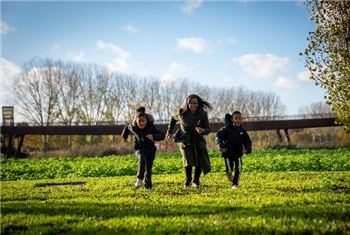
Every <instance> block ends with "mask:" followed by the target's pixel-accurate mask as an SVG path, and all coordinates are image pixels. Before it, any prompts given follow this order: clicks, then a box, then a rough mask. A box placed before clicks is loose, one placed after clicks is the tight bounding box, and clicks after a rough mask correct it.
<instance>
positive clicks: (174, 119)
mask: <svg viewBox="0 0 350 235" xmlns="http://www.w3.org/2000/svg"><path fill="white" fill-rule="evenodd" d="M177 121H178V119H177V117H176V115H174V116H172V117H171V119H170V121H169V124H168V129H167V132H166V133H167V135H171V134H172V133H173V129H174V126H175V124H176V122H177Z"/></svg>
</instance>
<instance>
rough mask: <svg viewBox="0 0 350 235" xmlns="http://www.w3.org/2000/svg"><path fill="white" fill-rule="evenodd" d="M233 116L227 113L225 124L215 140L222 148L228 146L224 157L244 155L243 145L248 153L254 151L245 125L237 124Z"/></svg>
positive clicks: (223, 154)
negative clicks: (232, 119)
mask: <svg viewBox="0 0 350 235" xmlns="http://www.w3.org/2000/svg"><path fill="white" fill-rule="evenodd" d="M231 118H232V115H230V114H226V115H225V126H224V127H222V128H221V129H220V130H219V131H218V132H217V133H216V137H215V141H216V145H217V147H218V148H219V149H220V150H221V149H223V148H226V151H225V152H223V153H222V157H224V158H229V157H234V158H239V157H242V156H243V153H242V151H243V147H244V149H246V150H247V154H249V153H251V152H252V141H251V139H250V137H249V135H248V133H247V131H246V130H245V129H244V128H243V126H242V125H240V126H235V124H234V123H233V122H232V121H231Z"/></svg>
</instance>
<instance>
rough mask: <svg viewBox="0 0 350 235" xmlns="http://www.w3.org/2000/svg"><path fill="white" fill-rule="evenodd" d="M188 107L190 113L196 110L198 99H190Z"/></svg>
mask: <svg viewBox="0 0 350 235" xmlns="http://www.w3.org/2000/svg"><path fill="white" fill-rule="evenodd" d="M188 107H189V108H190V110H191V112H192V113H194V112H196V110H197V108H198V100H197V98H192V99H190V102H189V104H188Z"/></svg>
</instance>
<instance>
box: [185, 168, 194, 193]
mask: <svg viewBox="0 0 350 235" xmlns="http://www.w3.org/2000/svg"><path fill="white" fill-rule="evenodd" d="M185 173H186V180H185V184H184V187H185V188H187V187H189V186H190V185H191V182H192V166H186V167H185Z"/></svg>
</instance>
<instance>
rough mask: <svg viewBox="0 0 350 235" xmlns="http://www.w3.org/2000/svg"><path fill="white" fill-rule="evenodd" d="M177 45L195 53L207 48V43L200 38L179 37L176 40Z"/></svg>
mask: <svg viewBox="0 0 350 235" xmlns="http://www.w3.org/2000/svg"><path fill="white" fill-rule="evenodd" d="M177 46H178V47H179V48H181V49H189V50H192V51H194V52H195V53H202V52H205V51H208V50H209V44H208V42H207V41H205V40H204V39H202V38H194V37H190V38H180V39H178V40H177Z"/></svg>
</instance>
